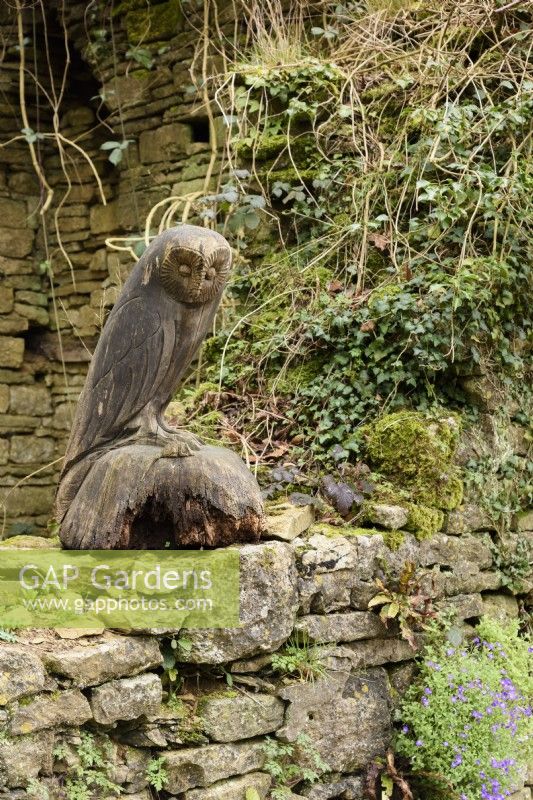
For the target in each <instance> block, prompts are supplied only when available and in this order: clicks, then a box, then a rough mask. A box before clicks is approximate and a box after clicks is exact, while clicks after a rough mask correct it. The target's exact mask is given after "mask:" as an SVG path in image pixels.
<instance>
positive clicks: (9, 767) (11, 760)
mask: <svg viewBox="0 0 533 800" xmlns="http://www.w3.org/2000/svg"><path fill="white" fill-rule="evenodd" d="M53 748H54V735H53V733H52V731H42V732H40V733H37V734H33V735H31V736H16V737H15V738H14V739H10V738H5V737H0V788H5V787H7V788H11V787H16V786H26V785H27V783H28V781H29V780H31V779H32V778H36V777H37V776H38V775H39V774H40V773H44V774H46V775H49V774H50V773H51V771H52V765H53V755H52V750H53ZM25 796H27V795H25Z"/></svg>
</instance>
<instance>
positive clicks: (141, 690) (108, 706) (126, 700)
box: [91, 673, 162, 725]
mask: <svg viewBox="0 0 533 800" xmlns="http://www.w3.org/2000/svg"><path fill="white" fill-rule="evenodd" d="M161 699H162V687H161V679H160V677H159V675H154V674H153V673H145V674H144V675H137V676H135V677H133V678H117V680H114V681H109V683H103V684H102V685H101V686H97V687H96V688H94V689H93V690H92V693H91V709H92V713H93V716H94V719H95V721H96V722H97V723H98V724H99V725H112V724H113V723H115V722H117V721H118V720H134V719H138V718H139V717H143V716H145V717H146V716H149V715H150V714H154V713H155V712H156V711H157V710H158V708H159V706H160V705H161Z"/></svg>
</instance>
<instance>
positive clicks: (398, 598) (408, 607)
mask: <svg viewBox="0 0 533 800" xmlns="http://www.w3.org/2000/svg"><path fill="white" fill-rule="evenodd" d="M376 584H377V586H378V587H379V589H380V591H379V593H378V594H377V595H376V596H375V597H373V598H372V600H370V602H369V604H368V608H376V607H378V606H381V608H380V612H379V616H380V617H381V619H382V621H383V622H384V623H385V625H389V624H390V622H391V621H396V622H397V623H398V624H399V626H400V633H401V635H402V637H403V638H404V639H406V640H407V641H408V642H409V644H410V645H411V647H412V648H413V649H416V640H415V631H416V630H420V629H421V628H423V627H424V625H425V624H426V623H427V622H428V620H429V619H431V618H432V617H434V616H435V613H434V611H433V605H432V602H431V598H430V597H428V596H427V595H424V594H422V592H421V591H420V584H419V582H418V580H417V578H416V575H415V565H414V564H413V562H412V561H408V562H407V563H406V564H405V566H404V568H403V570H402V572H401V575H400V577H399V579H398V581H397V582H396V584H395V586H394V587H393V588H391V587H389V586H386V585H385V584H384V583H383V581H382V580H380V579H379V578H378V579H377V580H376Z"/></svg>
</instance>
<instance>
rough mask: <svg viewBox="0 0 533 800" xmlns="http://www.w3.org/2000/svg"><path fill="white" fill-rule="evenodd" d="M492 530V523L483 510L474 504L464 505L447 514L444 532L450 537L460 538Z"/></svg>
mask: <svg viewBox="0 0 533 800" xmlns="http://www.w3.org/2000/svg"><path fill="white" fill-rule="evenodd" d="M494 529H495V528H494V522H493V521H492V520H491V518H490V517H489V515H488V514H487V512H486V511H485V510H484V509H482V508H481V507H480V506H478V505H475V504H474V503H464V505H462V506H460V507H459V508H456V509H455V510H454V511H450V513H449V514H448V519H447V521H446V527H445V532H446V533H448V534H451V535H452V536H461V535H464V534H468V533H475V532H476V531H492V530H494Z"/></svg>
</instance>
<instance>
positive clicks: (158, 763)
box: [146, 758, 168, 792]
mask: <svg viewBox="0 0 533 800" xmlns="http://www.w3.org/2000/svg"><path fill="white" fill-rule="evenodd" d="M167 778H168V772H167V771H166V769H165V759H164V758H152V759H151V760H150V761H149V762H148V767H147V768H146V780H147V781H148V783H149V784H150V786H153V787H154V789H155V790H156V791H158V792H160V791H161V789H162V788H163V786H164V785H165V783H166V781H167Z"/></svg>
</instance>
